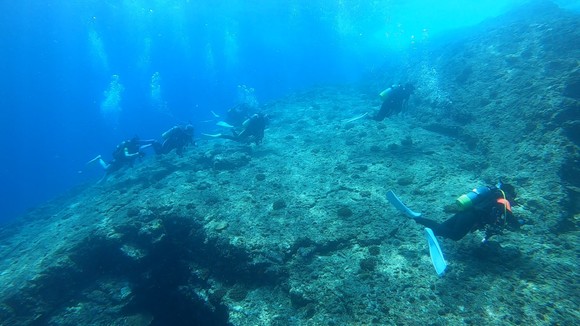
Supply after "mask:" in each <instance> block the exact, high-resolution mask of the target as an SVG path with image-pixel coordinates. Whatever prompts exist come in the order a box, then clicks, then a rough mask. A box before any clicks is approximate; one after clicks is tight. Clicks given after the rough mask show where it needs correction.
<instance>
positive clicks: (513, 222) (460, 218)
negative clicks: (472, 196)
mask: <svg viewBox="0 0 580 326" xmlns="http://www.w3.org/2000/svg"><path fill="white" fill-rule="evenodd" d="M501 198H503V194H502V193H501V191H499V189H497V188H492V189H491V193H490V194H489V198H487V199H486V200H485V202H483V203H481V204H480V205H477V206H475V207H472V208H469V209H467V210H465V211H461V212H459V213H457V214H455V215H453V217H451V218H450V219H448V220H446V221H445V222H443V223H439V222H436V221H433V220H430V219H426V218H422V217H417V218H415V219H414V220H415V222H417V223H419V224H421V225H424V226H425V227H428V228H430V229H431V230H433V233H434V234H435V235H436V236H441V237H444V238H449V239H451V240H455V241H457V240H460V239H461V238H463V237H464V236H465V235H466V234H467V233H469V232H474V231H476V230H481V229H485V231H486V236H485V238H486V239H488V238H490V237H491V236H492V235H494V234H499V233H501V232H502V230H503V229H504V228H506V227H508V228H510V229H517V228H518V227H519V222H518V221H517V219H516V218H515V216H514V215H513V214H512V212H511V211H510V210H509V209H506V207H505V206H504V204H503V203H500V202H498V201H497V200H498V199H501Z"/></svg>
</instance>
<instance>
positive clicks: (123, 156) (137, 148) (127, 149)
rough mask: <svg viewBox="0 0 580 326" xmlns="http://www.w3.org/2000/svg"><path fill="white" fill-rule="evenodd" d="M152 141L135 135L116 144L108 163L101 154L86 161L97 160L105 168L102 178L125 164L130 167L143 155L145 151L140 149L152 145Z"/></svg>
mask: <svg viewBox="0 0 580 326" xmlns="http://www.w3.org/2000/svg"><path fill="white" fill-rule="evenodd" d="M154 143H155V141H154V140H140V139H139V137H137V136H135V137H133V138H131V139H129V140H125V141H123V142H122V143H120V144H119V145H117V147H116V148H115V150H114V151H113V159H112V160H111V161H109V162H108V163H107V162H105V161H104V160H103V158H102V156H101V155H97V157H95V158H94V159H92V160H90V161H88V162H87V164H90V163H93V162H95V161H99V164H101V166H102V167H103V169H104V170H105V176H104V177H103V179H104V178H105V177H106V176H107V175H108V174H110V173H112V172H115V171H118V170H120V169H121V168H122V167H124V166H126V165H129V166H131V167H132V166H133V164H134V163H135V160H136V159H137V158H142V157H143V156H145V153H144V152H142V151H141V150H142V149H145V148H147V147H149V146H151V145H153V144H154ZM103 179H101V180H100V181H102V180H103ZM100 181H99V182H100Z"/></svg>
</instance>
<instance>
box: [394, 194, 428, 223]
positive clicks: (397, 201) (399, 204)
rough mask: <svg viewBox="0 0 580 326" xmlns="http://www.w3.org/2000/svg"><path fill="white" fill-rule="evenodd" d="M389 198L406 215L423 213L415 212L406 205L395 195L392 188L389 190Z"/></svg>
mask: <svg viewBox="0 0 580 326" xmlns="http://www.w3.org/2000/svg"><path fill="white" fill-rule="evenodd" d="M387 200H388V201H389V202H390V203H391V205H393V206H394V207H395V208H396V209H397V210H398V211H400V212H403V213H405V215H407V216H409V217H410V218H415V217H420V216H421V213H417V212H413V211H412V210H411V209H410V208H409V207H407V206H405V204H403V202H402V201H401V200H400V199H399V197H397V195H395V193H394V192H393V191H392V190H389V191H387Z"/></svg>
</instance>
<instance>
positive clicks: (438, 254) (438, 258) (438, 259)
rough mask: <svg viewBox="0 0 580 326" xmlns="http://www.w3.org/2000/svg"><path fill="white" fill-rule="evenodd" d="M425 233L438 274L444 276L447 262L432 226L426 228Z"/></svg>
mask: <svg viewBox="0 0 580 326" xmlns="http://www.w3.org/2000/svg"><path fill="white" fill-rule="evenodd" d="M425 235H426V237H427V242H428V243H429V255H430V256H431V262H433V267H435V271H436V272H437V275H439V276H443V274H444V273H445V268H446V267H447V263H446V262H445V258H443V252H442V251H441V247H439V242H437V238H436V237H435V234H433V230H431V229H430V228H425Z"/></svg>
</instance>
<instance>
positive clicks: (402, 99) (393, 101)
mask: <svg viewBox="0 0 580 326" xmlns="http://www.w3.org/2000/svg"><path fill="white" fill-rule="evenodd" d="M414 91H415V86H413V84H411V83H407V84H405V85H400V84H397V85H393V86H391V87H389V88H387V89H385V90H384V91H382V92H381V94H380V95H381V97H382V98H383V104H382V105H381V109H380V110H379V112H378V113H377V114H376V115H375V116H374V117H372V119H374V120H377V121H383V119H385V118H386V117H390V116H392V115H395V114H397V113H399V112H401V111H403V109H404V108H405V107H406V106H407V102H408V101H409V97H410V96H411V94H413V92H414Z"/></svg>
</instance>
